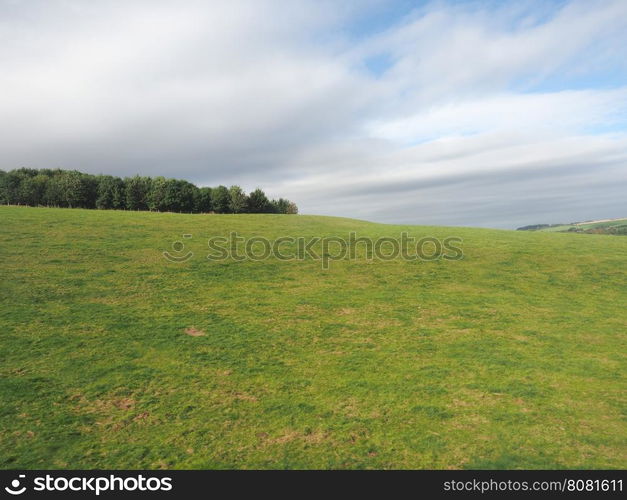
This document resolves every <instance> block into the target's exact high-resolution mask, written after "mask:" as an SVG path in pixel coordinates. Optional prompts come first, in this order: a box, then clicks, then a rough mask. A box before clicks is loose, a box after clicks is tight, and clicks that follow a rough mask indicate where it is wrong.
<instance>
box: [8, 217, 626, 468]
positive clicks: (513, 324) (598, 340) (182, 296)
mask: <svg viewBox="0 0 627 500" xmlns="http://www.w3.org/2000/svg"><path fill="white" fill-rule="evenodd" d="M0 219H1V220H2V239H1V240H0V255H1V256H2V263H1V264H0V280H1V281H0V297H1V299H2V308H1V309H0V327H1V328H0V339H1V341H0V400H1V401H2V404H1V405H0V467H1V468H39V469H41V468H59V467H61V468H79V469H80V468H158V467H163V468H172V467H173V468H243V467H245V468H286V467H287V468H312V467H314V468H328V467H334V468H368V467H376V468H553V467H558V468H562V467H564V468H625V467H627V456H626V450H627V447H626V446H625V445H626V443H627V428H626V424H625V420H624V417H625V394H626V393H627V384H626V383H625V372H626V370H625V368H626V363H625V354H624V353H625V352H626V345H625V332H626V331H627V313H626V308H625V304H627V271H626V266H625V258H626V255H627V238H617V237H612V236H593V235H581V234H566V233H564V234H561V233H545V232H520V231H518V232H516V231H497V230H484V229H468V228H442V227H417V226H411V227H410V226H389V225H381V224H373V223H367V222H361V221H355V220H350V219H340V218H331V217H313V216H282V215H235V216H234V215H179V214H156V213H133V212H114V211H88V210H70V209H43V208H42V209H36V208H25V207H23V208H19V207H0ZM230 231H237V232H238V233H239V234H241V235H243V236H247V237H251V236H264V237H266V238H270V239H276V238H278V237H281V236H305V237H313V236H325V235H336V236H341V237H347V236H348V233H349V231H356V232H357V234H358V236H370V237H380V236H388V237H394V238H398V237H399V234H400V232H401V231H408V232H409V234H410V235H412V236H416V237H423V236H433V237H437V238H444V237H446V236H458V237H461V238H463V245H462V248H463V252H464V258H463V259H462V260H437V261H431V262H426V261H411V262H410V261H405V260H401V259H395V260H392V261H369V260H368V259H366V258H365V256H364V255H363V253H362V252H361V251H360V253H359V254H358V255H359V256H360V258H358V259H356V260H352V261H351V260H342V261H337V262H331V263H330V267H329V269H327V270H323V269H321V265H320V262H319V261H315V260H311V259H308V260H304V261H298V260H292V261H281V260H277V259H274V258H273V259H269V260H265V261H261V262H254V261H244V262H235V261H232V260H228V261H220V262H216V261H210V260H207V259H206V258H205V255H206V254H207V253H208V252H209V248H208V246H207V239H208V238H209V237H210V236H215V235H228V234H229V232H230ZM184 234H187V235H191V237H189V238H182V235H184ZM177 240H181V241H182V242H183V243H184V244H185V246H186V249H185V251H187V250H188V249H189V250H191V251H192V252H193V253H194V256H193V257H192V258H190V259H189V260H187V261H185V262H182V263H173V262H169V261H168V260H166V259H164V257H163V255H162V252H163V251H165V250H168V251H172V246H171V244H172V242H174V241H177ZM186 331H187V333H186Z"/></svg>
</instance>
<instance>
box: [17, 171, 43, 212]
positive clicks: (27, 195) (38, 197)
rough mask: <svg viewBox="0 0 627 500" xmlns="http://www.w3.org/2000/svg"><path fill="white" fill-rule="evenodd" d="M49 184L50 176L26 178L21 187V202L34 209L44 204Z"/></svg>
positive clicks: (38, 175) (40, 175)
mask: <svg viewBox="0 0 627 500" xmlns="http://www.w3.org/2000/svg"><path fill="white" fill-rule="evenodd" d="M47 184H48V176H46V175H42V174H37V175H36V176H34V177H25V178H23V179H22V182H21V185H20V190H19V192H20V196H19V197H20V200H21V201H22V202H23V203H24V204H26V205H31V206H33V207H36V206H39V205H41V204H42V203H44V197H45V194H46V186H47Z"/></svg>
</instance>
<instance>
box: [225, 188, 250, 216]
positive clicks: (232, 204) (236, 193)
mask: <svg viewBox="0 0 627 500" xmlns="http://www.w3.org/2000/svg"><path fill="white" fill-rule="evenodd" d="M246 201H247V200H246V193H245V192H244V190H243V189H242V188H241V187H239V186H231V187H230V188H229V211H230V212H232V213H234V214H240V213H242V212H245V211H246V206H247V204H246Z"/></svg>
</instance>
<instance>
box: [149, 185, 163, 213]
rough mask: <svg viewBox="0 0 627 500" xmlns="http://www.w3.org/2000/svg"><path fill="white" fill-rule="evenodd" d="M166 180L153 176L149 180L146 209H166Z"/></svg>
mask: <svg viewBox="0 0 627 500" xmlns="http://www.w3.org/2000/svg"><path fill="white" fill-rule="evenodd" d="M166 188H167V180H166V178H165V177H161V176H159V177H155V178H154V179H152V180H151V182H150V191H149V193H148V210H154V211H157V212H162V211H164V210H166V205H165V197H166Z"/></svg>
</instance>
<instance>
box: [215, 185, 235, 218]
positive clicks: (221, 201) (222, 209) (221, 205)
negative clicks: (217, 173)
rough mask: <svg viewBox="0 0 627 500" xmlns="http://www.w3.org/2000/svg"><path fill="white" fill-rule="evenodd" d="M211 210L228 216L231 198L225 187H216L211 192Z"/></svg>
mask: <svg viewBox="0 0 627 500" xmlns="http://www.w3.org/2000/svg"><path fill="white" fill-rule="evenodd" d="M211 199H212V200H213V209H214V210H215V211H216V212H217V213H219V214H228V213H229V210H230V204H231V196H230V195H229V190H228V189H227V188H226V186H218V187H217V188H214V189H213V190H212V191H211Z"/></svg>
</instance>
